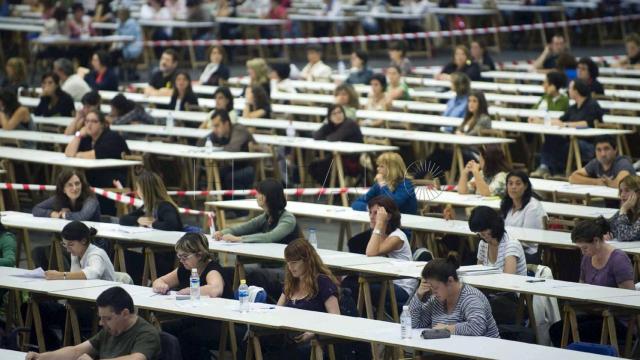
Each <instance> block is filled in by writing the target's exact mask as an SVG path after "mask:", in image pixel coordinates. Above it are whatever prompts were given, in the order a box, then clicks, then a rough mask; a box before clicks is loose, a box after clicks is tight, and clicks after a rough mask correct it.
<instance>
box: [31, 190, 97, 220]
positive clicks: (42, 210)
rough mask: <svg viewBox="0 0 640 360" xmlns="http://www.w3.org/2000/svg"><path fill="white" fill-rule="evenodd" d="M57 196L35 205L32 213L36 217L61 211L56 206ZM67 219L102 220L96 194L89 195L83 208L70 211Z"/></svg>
mask: <svg viewBox="0 0 640 360" xmlns="http://www.w3.org/2000/svg"><path fill="white" fill-rule="evenodd" d="M55 204H56V198H55V196H52V197H50V198H48V199H46V200H44V201H42V202H41V203H39V204H37V205H36V206H34V207H33V210H32V211H31V213H32V214H33V216H35V217H50V216H51V212H53V211H59V210H60V209H56V208H55ZM65 219H67V220H78V221H100V204H99V203H98V199H96V198H95V196H91V197H88V198H86V199H85V200H84V203H83V204H82V208H81V209H80V210H78V211H71V212H68V213H67V215H66V218H65Z"/></svg>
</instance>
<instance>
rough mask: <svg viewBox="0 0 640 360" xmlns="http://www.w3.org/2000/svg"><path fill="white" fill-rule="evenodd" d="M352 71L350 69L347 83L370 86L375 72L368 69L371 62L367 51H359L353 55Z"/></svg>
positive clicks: (351, 58)
mask: <svg viewBox="0 0 640 360" xmlns="http://www.w3.org/2000/svg"><path fill="white" fill-rule="evenodd" d="M350 60H351V69H349V77H347V80H345V83H347V84H351V85H355V84H368V83H369V80H371V75H373V71H371V69H369V68H368V67H367V61H369V54H367V52H366V51H364V50H361V49H357V50H354V51H353V52H352V53H351V57H350Z"/></svg>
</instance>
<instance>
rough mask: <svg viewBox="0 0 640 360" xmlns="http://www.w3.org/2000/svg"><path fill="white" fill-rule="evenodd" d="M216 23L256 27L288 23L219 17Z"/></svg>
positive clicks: (273, 20)
mask: <svg viewBox="0 0 640 360" xmlns="http://www.w3.org/2000/svg"><path fill="white" fill-rule="evenodd" d="M215 21H216V22H217V23H220V24H237V25H254V26H281V25H285V24H287V23H288V21H287V20H282V19H259V18H248V17H222V16H218V17H216V18H215Z"/></svg>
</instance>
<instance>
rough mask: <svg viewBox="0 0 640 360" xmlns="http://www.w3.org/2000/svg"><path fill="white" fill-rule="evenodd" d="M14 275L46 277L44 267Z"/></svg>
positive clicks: (34, 277) (36, 277)
mask: <svg viewBox="0 0 640 360" xmlns="http://www.w3.org/2000/svg"><path fill="white" fill-rule="evenodd" d="M13 276H17V277H25V278H33V279H44V278H45V276H44V270H42V268H40V267H39V268H37V269H33V270H27V271H24V272H23V273H20V274H14V275H13Z"/></svg>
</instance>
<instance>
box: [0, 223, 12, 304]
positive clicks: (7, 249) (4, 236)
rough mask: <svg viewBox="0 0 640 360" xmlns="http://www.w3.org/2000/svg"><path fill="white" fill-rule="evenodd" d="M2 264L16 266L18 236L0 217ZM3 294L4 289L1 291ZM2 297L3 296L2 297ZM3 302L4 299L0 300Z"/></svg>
mask: <svg viewBox="0 0 640 360" xmlns="http://www.w3.org/2000/svg"><path fill="white" fill-rule="evenodd" d="M0 266H6V267H14V266H16V236H15V235H14V234H13V233H12V232H11V231H9V230H7V229H6V228H5V227H4V226H3V225H2V221H1V219H0ZM0 294H2V291H0ZM0 299H1V297H0ZM0 304H2V300H0Z"/></svg>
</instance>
